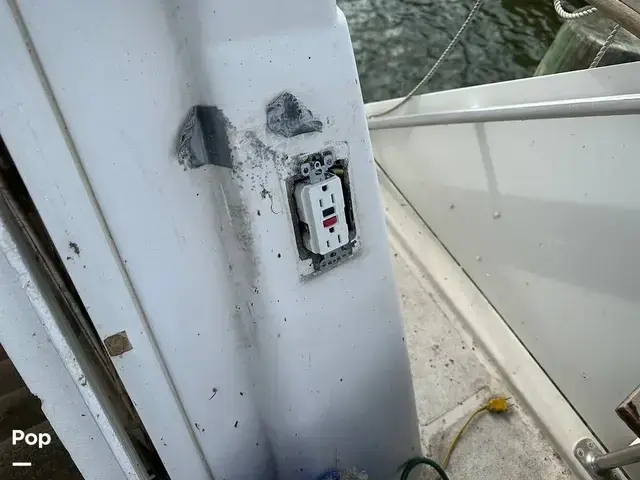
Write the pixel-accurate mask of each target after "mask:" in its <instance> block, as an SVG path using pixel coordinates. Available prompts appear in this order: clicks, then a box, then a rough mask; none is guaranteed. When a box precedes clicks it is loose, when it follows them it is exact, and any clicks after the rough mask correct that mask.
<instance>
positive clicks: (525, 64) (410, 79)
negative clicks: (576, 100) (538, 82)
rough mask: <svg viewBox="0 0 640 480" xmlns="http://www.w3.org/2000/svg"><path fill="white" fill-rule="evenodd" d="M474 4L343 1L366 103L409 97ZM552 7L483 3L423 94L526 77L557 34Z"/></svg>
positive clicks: (533, 2)
mask: <svg viewBox="0 0 640 480" xmlns="http://www.w3.org/2000/svg"><path fill="white" fill-rule="evenodd" d="M473 3H474V2H473V0H338V5H339V6H340V8H342V10H343V11H344V13H345V15H346V17H347V20H348V21H349V28H350V30H351V37H352V39H353V46H354V49H355V52H356V60H357V63H358V69H359V71H360V80H361V84H362V92H363V94H364V99H365V102H371V101H375V100H383V99H386V98H390V97H399V96H402V95H404V94H406V93H407V92H408V91H409V90H411V88H413V87H414V86H415V84H416V83H418V82H419V81H420V79H421V78H422V76H423V75H424V74H425V73H426V72H427V70H428V69H429V68H430V67H431V66H432V65H433V63H434V62H435V61H436V59H437V58H438V57H439V56H440V53H441V52H442V51H443V50H444V48H445V47H446V45H447V44H448V43H449V41H450V40H451V38H453V36H454V35H455V33H456V32H457V30H458V28H460V25H462V22H463V21H464V19H465V18H466V16H467V14H468V12H469V10H470V8H471V6H472V5H473ZM560 25H561V23H560V20H559V19H558V18H557V17H556V14H555V11H554V9H553V5H552V0H529V1H526V0H502V1H500V0H485V2H484V4H483V6H482V8H481V10H480V12H479V13H478V15H477V16H476V18H475V19H474V20H473V22H472V23H471V25H469V28H468V29H467V30H466V32H465V33H464V36H463V37H462V39H461V41H460V43H459V44H458V46H457V47H456V48H455V49H454V51H453V52H452V53H451V54H450V55H449V57H448V59H447V60H446V61H445V63H444V64H443V65H442V66H441V67H440V70H439V71H438V73H437V74H436V76H435V77H433V78H432V79H431V81H430V82H429V84H428V85H426V86H425V87H423V92H426V91H438V90H445V89H451V88H458V87H465V86H470V85H478V84H483V83H491V82H499V81H503V80H512V79H516V78H523V77H528V76H531V75H532V74H533V72H534V71H535V69H536V66H537V64H538V62H539V61H540V59H542V57H543V55H544V53H545V51H546V50H547V48H548V47H549V45H550V44H551V42H552V41H553V38H554V36H555V34H556V32H557V30H558V29H559V28H560Z"/></svg>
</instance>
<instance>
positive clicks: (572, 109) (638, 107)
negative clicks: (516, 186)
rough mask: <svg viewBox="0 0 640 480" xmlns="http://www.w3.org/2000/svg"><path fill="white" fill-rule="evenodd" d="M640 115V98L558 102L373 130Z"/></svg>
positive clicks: (396, 121) (386, 123)
mask: <svg viewBox="0 0 640 480" xmlns="http://www.w3.org/2000/svg"><path fill="white" fill-rule="evenodd" d="M635 114H640V95H639V94H631V95H614V96H607V97H592V98H581V99H575V100H556V101H550V102H538V103H524V104H520V105H508V106H498V107H484V108H469V109H461V110H449V111H444V112H430V113H418V114H413V115H404V116H393V117H381V118H370V119H369V130H386V129H391V128H405V127H424V126H432V125H455V124H461V123H484V122H507V121H518V120H544V119H552V118H575V117H602V116H613V115H635Z"/></svg>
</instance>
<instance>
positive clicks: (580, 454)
mask: <svg viewBox="0 0 640 480" xmlns="http://www.w3.org/2000/svg"><path fill="white" fill-rule="evenodd" d="M576 455H578V456H579V457H584V450H582V449H581V448H579V449H577V450H576Z"/></svg>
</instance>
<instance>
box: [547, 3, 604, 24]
mask: <svg viewBox="0 0 640 480" xmlns="http://www.w3.org/2000/svg"><path fill="white" fill-rule="evenodd" d="M553 7H554V8H555V9H556V13H557V14H558V16H559V17H560V18H564V19H565V20H575V19H576V18H582V17H586V16H587V15H591V14H592V13H595V12H597V11H598V9H597V8H596V7H591V8H587V9H586V10H581V11H579V12H568V11H567V10H565V9H564V7H563V6H562V0H553Z"/></svg>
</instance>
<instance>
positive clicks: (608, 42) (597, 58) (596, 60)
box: [589, 24, 620, 68]
mask: <svg viewBox="0 0 640 480" xmlns="http://www.w3.org/2000/svg"><path fill="white" fill-rule="evenodd" d="M619 31H620V25H618V24H616V26H615V27H613V30H611V33H610V34H609V36H608V37H607V39H606V40H605V41H604V44H603V45H602V47H600V50H599V51H598V54H597V55H596V56H595V58H594V59H593V62H591V65H589V68H596V67H597V66H598V65H599V64H600V60H602V57H604V54H605V53H607V50H609V47H610V46H611V44H612V43H613V41H614V40H615V38H616V35H617V34H618V32H619Z"/></svg>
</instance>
